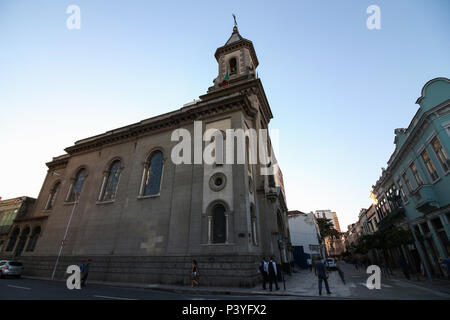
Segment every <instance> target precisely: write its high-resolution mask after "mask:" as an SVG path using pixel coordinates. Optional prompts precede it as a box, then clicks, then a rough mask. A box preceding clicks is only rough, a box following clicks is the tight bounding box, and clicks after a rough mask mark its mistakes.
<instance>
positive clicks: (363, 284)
mask: <svg viewBox="0 0 450 320" xmlns="http://www.w3.org/2000/svg"><path fill="white" fill-rule="evenodd" d="M360 284H361V285H362V286H364V287H366V288H367V289H369V287H368V286H367V283H366V282H361V283H360ZM383 287H384V288H392V286H390V285H388V284H384V283H382V284H381V288H383ZM369 290H370V289H369Z"/></svg>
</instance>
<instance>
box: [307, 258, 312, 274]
mask: <svg viewBox="0 0 450 320" xmlns="http://www.w3.org/2000/svg"><path fill="white" fill-rule="evenodd" d="M306 263H307V264H308V268H309V271H311V272H312V260H311V258H308V259H306Z"/></svg>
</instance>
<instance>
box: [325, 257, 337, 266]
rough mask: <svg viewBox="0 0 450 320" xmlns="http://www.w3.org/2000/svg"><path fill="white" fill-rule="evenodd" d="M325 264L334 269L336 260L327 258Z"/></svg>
mask: <svg viewBox="0 0 450 320" xmlns="http://www.w3.org/2000/svg"><path fill="white" fill-rule="evenodd" d="M325 264H326V265H327V267H328V268H330V269H336V261H335V260H334V259H333V258H327V259H326V260H325Z"/></svg>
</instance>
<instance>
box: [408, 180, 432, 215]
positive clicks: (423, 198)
mask: <svg viewBox="0 0 450 320" xmlns="http://www.w3.org/2000/svg"><path fill="white" fill-rule="evenodd" d="M411 194H412V195H413V199H414V202H415V208H416V210H417V211H420V212H422V213H424V214H427V213H430V212H431V211H434V210H436V209H438V208H439V200H438V198H437V196H436V193H435V192H434V189H433V186H432V185H429V184H422V185H420V186H418V187H417V188H416V189H415V190H414V191H412V192H411Z"/></svg>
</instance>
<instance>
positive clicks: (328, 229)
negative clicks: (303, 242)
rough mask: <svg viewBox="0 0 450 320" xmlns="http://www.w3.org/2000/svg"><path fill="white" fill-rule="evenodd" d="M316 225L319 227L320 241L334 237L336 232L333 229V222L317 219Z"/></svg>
mask: <svg viewBox="0 0 450 320" xmlns="http://www.w3.org/2000/svg"><path fill="white" fill-rule="evenodd" d="M316 220H317V224H318V225H319V231H320V236H321V237H322V239H324V238H326V237H331V236H335V235H336V232H337V230H336V229H334V225H333V222H332V221H331V219H327V218H317V219H316Z"/></svg>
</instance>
